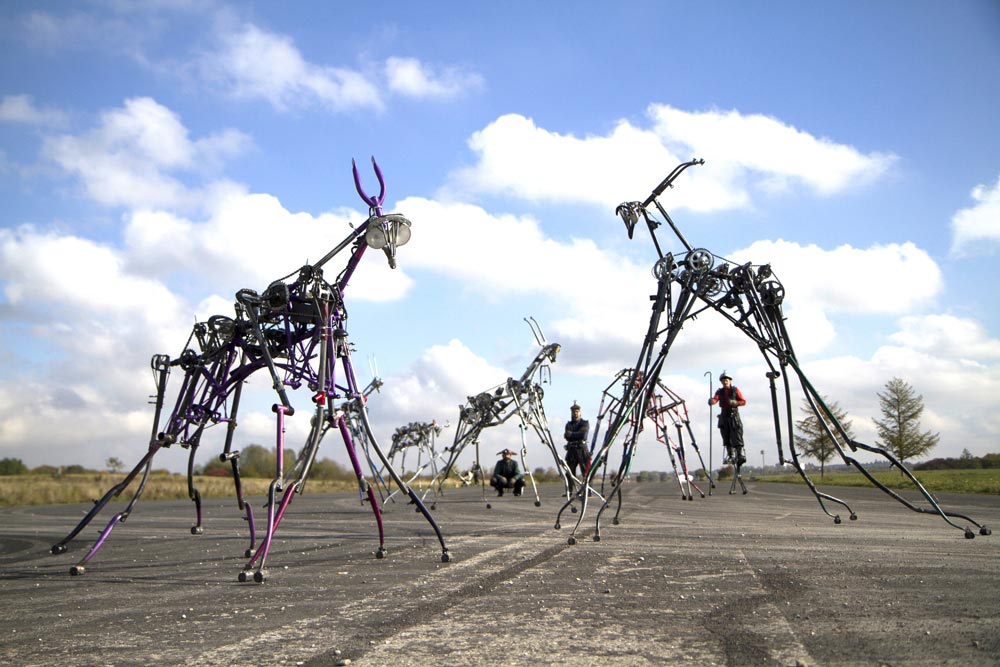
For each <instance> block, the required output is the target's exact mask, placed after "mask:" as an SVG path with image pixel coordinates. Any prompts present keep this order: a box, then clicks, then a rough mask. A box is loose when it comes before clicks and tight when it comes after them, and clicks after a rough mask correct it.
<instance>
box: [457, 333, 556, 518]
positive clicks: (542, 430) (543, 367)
mask: <svg viewBox="0 0 1000 667" xmlns="http://www.w3.org/2000/svg"><path fill="white" fill-rule="evenodd" d="M525 322H527V323H528V326H529V327H531V331H532V333H533V334H534V336H535V341H536V342H537V343H538V345H539V346H540V347H541V350H540V351H539V352H538V354H537V355H536V356H535V358H534V360H532V362H531V363H530V364H529V365H528V367H527V368H526V369H525V371H524V373H522V374H521V377H520V379H514V378H508V379H507V382H506V383H504V384H502V385H499V386H497V387H494V388H493V389H488V390H486V391H484V392H482V393H480V394H476V395H475V396H469V398H468V403H467V404H466V405H460V406H459V419H458V426H457V427H456V430H455V440H454V443H453V444H452V446H451V447H450V448H448V449H447V450H446V451H448V452H449V458H448V463H447V465H446V466H445V467H444V469H443V471H442V474H441V475H440V476H439V481H438V485H439V488H440V484H441V482H442V481H443V480H444V479H446V478H447V477H448V474H449V473H450V472H451V470H452V468H454V466H455V462H456V461H457V460H458V457H459V455H460V454H461V453H462V452H463V450H465V448H466V447H468V446H469V445H474V446H475V448H476V461H477V462H481V461H482V460H483V459H482V457H480V455H479V436H480V434H481V433H482V431H483V429H486V428H491V427H494V426H499V425H500V424H504V423H506V422H507V420H509V419H510V418H512V417H514V416H515V415H516V416H517V417H518V418H519V419H520V422H521V465H522V467H523V468H524V469H525V471H526V472H527V474H528V478H529V479H530V480H531V486H532V489H533V490H534V493H535V506H536V507H537V506H540V505H541V504H542V501H541V499H540V498H539V496H538V487H537V486H536V484H535V478H534V476H533V475H532V474H531V469H530V468H529V467H528V466H527V465H526V464H525V461H524V456H525V454H526V453H527V446H526V444H525V440H524V431H525V430H526V426H525V425H526V424H527V425H530V426H531V427H532V428H533V429H534V431H535V434H536V435H538V438H539V440H541V441H542V444H543V445H545V446H546V447H547V448H548V449H549V451H550V452H551V453H552V456H553V458H554V459H555V463H556V467H557V469H558V470H559V472H560V474H561V475H562V477H563V483H564V485H565V488H566V489H567V495H568V489H569V481H568V479H569V478H568V477H567V475H571V474H572V473H570V471H569V468H568V466H567V465H566V461H565V460H564V459H563V457H562V456H560V455H559V452H558V450H557V449H556V446H555V442H554V441H553V440H552V433H551V431H550V430H549V422H548V419H547V418H546V416H545V408H544V406H543V405H542V397H543V396H544V392H543V391H542V387H541V384H540V383H544V382H546V381H547V378H551V373H552V371H551V368H550V364H553V363H555V360H556V355H558V354H559V350H560V346H559V344H558V343H546V341H545V337H544V336H543V335H542V331H541V328H540V327H539V326H538V322H536V321H535V319H534V318H531V319H530V320H529V319H528V318H525ZM536 376H537V378H538V380H537V381H536ZM482 479H483V482H484V483H483V484H482V485H481V486H482V488H483V501H484V502H485V501H486V486H485V479H486V475H483V476H482ZM486 506H487V508H489V507H490V503H488V502H487V503H486Z"/></svg>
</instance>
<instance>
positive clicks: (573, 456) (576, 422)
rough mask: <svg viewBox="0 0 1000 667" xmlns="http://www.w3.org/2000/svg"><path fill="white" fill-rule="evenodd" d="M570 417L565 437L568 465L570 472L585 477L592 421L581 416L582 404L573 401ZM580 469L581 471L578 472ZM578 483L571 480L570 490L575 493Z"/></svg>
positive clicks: (577, 476)
mask: <svg viewBox="0 0 1000 667" xmlns="http://www.w3.org/2000/svg"><path fill="white" fill-rule="evenodd" d="M569 416H570V419H569V421H568V422H566V430H565V433H564V434H563V437H565V438H566V465H567V466H568V467H569V471H570V473H572V474H573V476H574V477H576V478H577V479H583V478H584V476H585V475H586V474H587V470H588V468H589V463H590V461H589V459H590V452H589V451H588V449H587V436H588V434H589V433H590V423H589V422H588V421H587V420H586V419H582V418H581V417H580V406H579V405H577V404H576V401H573V405H571V406H570V408H569ZM577 471H579V472H577ZM575 488H576V484H575V483H574V482H573V479H572V478H570V480H569V492H570V493H573V491H574V490H575Z"/></svg>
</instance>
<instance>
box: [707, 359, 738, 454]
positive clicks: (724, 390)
mask: <svg viewBox="0 0 1000 667" xmlns="http://www.w3.org/2000/svg"><path fill="white" fill-rule="evenodd" d="M719 382H721V383H722V386H721V387H719V388H718V389H717V390H716V391H715V395H714V396H712V398H710V399H708V404H709V405H715V404H716V403H718V404H719V408H720V410H719V421H718V424H719V432H720V433H721V434H722V445H723V447H725V448H726V461H727V462H728V463H732V464H733V465H735V466H736V467H737V468H738V467H740V466H741V465H743V464H744V463H746V460H747V459H746V454H745V453H744V449H743V421H742V420H741V419H740V408H741V407H743V406H744V405H746V404H747V401H746V399H745V398H743V392H741V391H740V389H739V387H736V386H735V385H733V378H731V377H729V375H728V374H727V373H726V372H725V371H722V375H720V376H719Z"/></svg>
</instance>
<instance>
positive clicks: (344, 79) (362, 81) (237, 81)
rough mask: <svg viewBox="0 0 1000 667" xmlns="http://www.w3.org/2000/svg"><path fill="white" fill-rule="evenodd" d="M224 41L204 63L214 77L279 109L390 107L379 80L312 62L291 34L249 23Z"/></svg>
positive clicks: (223, 37) (232, 91) (235, 92)
mask: <svg viewBox="0 0 1000 667" xmlns="http://www.w3.org/2000/svg"><path fill="white" fill-rule="evenodd" d="M220 41H221V44H220V46H219V50H218V51H216V52H213V53H211V54H209V55H207V56H206V57H205V58H203V59H202V62H201V67H202V70H203V71H204V72H205V74H206V76H207V77H208V78H209V80H212V81H216V82H221V83H222V85H224V86H225V87H226V88H227V89H228V91H229V92H230V94H232V95H235V96H236V97H241V98H249V99H253V98H263V99H265V100H267V101H268V102H269V103H270V104H271V105H272V106H273V107H274V108H275V109H277V110H278V111H288V110H290V109H300V108H303V107H309V106H312V105H315V104H318V105H320V106H322V107H325V108H327V109H329V110H332V111H345V110H349V109H358V108H360V109H375V110H381V109H382V108H383V106H384V102H383V100H382V97H381V95H380V93H379V90H378V87H377V85H376V84H375V82H373V81H372V80H371V79H370V78H369V77H367V76H366V75H365V74H363V73H362V72H359V71H356V70H352V69H348V68H343V67H329V66H322V65H317V64H314V63H311V62H309V61H308V60H306V59H305V58H304V57H303V55H302V53H301V52H300V51H299V50H298V48H297V47H296V46H295V44H294V42H293V40H292V39H291V38H290V37H287V36H285V35H280V34H276V33H273V32H268V31H266V30H262V29H261V28H258V27H257V26H254V25H245V26H241V28H240V29H238V30H237V31H235V32H232V33H226V34H223V35H221V37H220Z"/></svg>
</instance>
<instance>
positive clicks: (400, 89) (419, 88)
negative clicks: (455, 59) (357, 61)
mask: <svg viewBox="0 0 1000 667" xmlns="http://www.w3.org/2000/svg"><path fill="white" fill-rule="evenodd" d="M385 77H386V81H387V83H388V86H389V89H390V90H392V91H394V92H396V93H399V94H400V95H403V96H406V97H415V98H421V97H428V98H440V99H450V98H454V97H457V96H458V95H460V94H462V93H464V92H466V91H468V90H475V89H478V88H480V87H482V85H483V78H482V77H481V76H480V75H478V74H476V73H474V72H466V71H462V70H460V69H458V68H455V67H446V68H444V69H443V70H441V71H440V72H438V71H435V70H434V69H432V68H431V67H430V66H428V65H426V64H425V63H422V62H420V61H419V60H417V59H416V58H398V57H391V58H388V59H386V61H385Z"/></svg>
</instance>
